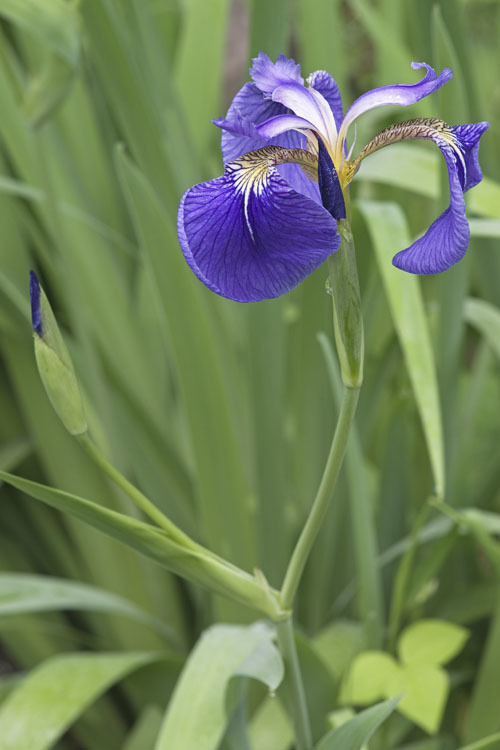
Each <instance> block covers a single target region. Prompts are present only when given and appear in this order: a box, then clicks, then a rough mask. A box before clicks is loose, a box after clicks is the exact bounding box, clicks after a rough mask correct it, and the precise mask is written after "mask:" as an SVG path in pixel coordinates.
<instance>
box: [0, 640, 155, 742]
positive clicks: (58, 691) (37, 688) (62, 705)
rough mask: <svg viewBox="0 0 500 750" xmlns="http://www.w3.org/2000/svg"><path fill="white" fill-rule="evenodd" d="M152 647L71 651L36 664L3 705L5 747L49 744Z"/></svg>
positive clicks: (0, 734) (151, 657) (145, 660)
mask: <svg viewBox="0 0 500 750" xmlns="http://www.w3.org/2000/svg"><path fill="white" fill-rule="evenodd" d="M159 658H161V655H158V654H150V653H123V654H65V655H63V656H55V657H53V658H51V659H48V660H47V661H45V662H44V663H43V664H41V665H40V666H39V667H36V669H34V670H33V671H32V672H31V673H30V674H29V675H28V676H27V678H26V679H25V680H24V681H23V682H22V683H21V684H20V685H19V686H18V687H17V688H15V689H14V690H13V691H12V693H11V694H10V695H9V696H8V697H7V698H6V700H5V701H4V703H3V704H2V706H1V708H0V738H1V740H0V745H1V747H2V750H28V748H29V750H46V749H47V748H50V747H52V746H53V745H54V743H55V742H56V741H57V740H58V739H59V737H61V735H62V734H63V733H64V732H65V731H66V730H67V729H68V728H69V727H70V726H71V725H72V724H73V722H74V721H76V719H77V718H78V717H79V716H80V715H81V714H82V713H83V712H84V711H85V709H86V708H87V707H88V706H90V704H91V703H93V702H94V701H95V700H96V699H97V698H98V697H99V696H100V695H101V694H102V693H103V692H104V691H105V690H107V689H108V688H109V687H111V685H113V684H114V683H115V682H118V681H119V680H121V679H122V678H123V677H125V676H126V675H127V674H129V673H130V672H133V671H134V670H136V669H139V667H142V666H144V665H146V664H150V663H151V662H153V661H157V660H158V659H159Z"/></svg>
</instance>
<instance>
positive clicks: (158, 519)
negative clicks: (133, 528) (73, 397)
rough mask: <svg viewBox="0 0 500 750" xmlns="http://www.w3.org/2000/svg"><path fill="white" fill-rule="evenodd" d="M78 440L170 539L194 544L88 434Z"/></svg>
mask: <svg viewBox="0 0 500 750" xmlns="http://www.w3.org/2000/svg"><path fill="white" fill-rule="evenodd" d="M79 442H80V443H81V445H82V446H83V447H84V448H85V450H86V451H87V453H88V454H89V456H90V457H91V458H92V460H93V461H95V463H96V464H97V465H98V466H99V467H100V468H101V469H102V470H103V471H104V472H105V474H107V475H108V477H109V478H110V479H112V480H113V482H114V483H115V484H116V485H117V486H118V487H120V489H122V490H123V492H125V494H126V495H128V497H130V499H131V500H133V502H134V503H135V505H137V507H138V508H140V509H141V510H142V512H143V513H144V514H145V515H146V516H148V517H149V518H150V519H151V520H152V521H154V523H155V524H156V525H157V526H159V527H160V528H161V529H163V530H164V531H166V532H167V534H168V535H169V536H170V538H171V539H173V540H174V541H176V542H179V543H181V544H183V545H184V546H187V547H192V546H194V545H196V542H194V541H193V540H192V539H191V538H190V537H189V536H188V535H187V534H184V532H183V531H181V529H179V527H178V526H176V525H175V523H173V522H172V521H171V520H170V519H169V518H167V516H165V515H164V514H163V513H162V512H161V510H160V509H159V508H157V507H156V505H154V503H152V502H151V500H149V498H147V497H146V495H144V494H143V493H142V492H141V491H140V490H139V489H137V487H135V486H134V485H133V484H132V483H131V482H129V481H128V479H127V478H126V477H124V476H123V474H122V473H121V472H119V471H118V469H116V468H115V467H114V466H113V464H111V463H110V462H109V461H108V459H107V458H106V457H105V456H104V454H103V453H102V452H101V451H100V450H99V448H98V447H97V446H96V444H95V443H94V442H93V441H92V440H91V439H90V438H89V436H88V434H85V435H82V436H81V437H80V438H79Z"/></svg>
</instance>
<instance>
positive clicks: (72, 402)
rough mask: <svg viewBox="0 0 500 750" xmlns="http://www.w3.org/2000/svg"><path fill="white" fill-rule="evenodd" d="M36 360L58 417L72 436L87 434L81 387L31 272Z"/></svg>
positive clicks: (54, 322)
mask: <svg viewBox="0 0 500 750" xmlns="http://www.w3.org/2000/svg"><path fill="white" fill-rule="evenodd" d="M30 292H31V315H32V322H33V338H34V343H35V357H36V363H37V367H38V372H39V373H40V378H41V379H42V383H43V386H44V388H45V390H46V392H47V395H48V397H49V399H50V403H51V404H52V406H53V407H54V409H55V411H56V413H57V416H58V417H59V419H60V420H61V422H62V423H63V424H64V426H65V427H66V429H67V430H68V432H69V433H70V434H71V435H83V434H84V433H85V432H87V420H86V418H85V413H84V409H83V402H82V396H81V393H80V387H79V385H78V381H77V379H76V375H75V371H74V369H73V363H72V362H71V358H70V356H69V352H68V350H67V348H66V345H65V343H64V340H63V337H62V336H61V332H60V331H59V327H58V325H57V322H56V319H55V317H54V313H53V312H52V308H51V307H50V304H49V301H48V299H47V297H46V295H45V292H44V291H43V289H42V288H41V286H40V284H39V283H38V279H37V277H36V275H35V273H34V272H33V271H31V272H30Z"/></svg>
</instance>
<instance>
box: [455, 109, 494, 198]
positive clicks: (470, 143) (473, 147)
mask: <svg viewBox="0 0 500 750" xmlns="http://www.w3.org/2000/svg"><path fill="white" fill-rule="evenodd" d="M489 126H490V124H489V122H475V123H473V124H472V125H456V126H455V127H452V128H451V131H452V133H453V135H454V136H455V138H456V140H457V141H458V143H459V144H460V145H461V149H462V153H463V155H464V161H465V169H466V176H465V184H464V192H465V191H466V190H469V188H471V187H474V185H477V184H478V183H479V182H481V180H482V179H483V174H482V172H481V167H480V166H479V160H478V156H477V155H478V151H479V140H480V138H481V136H482V134H483V133H484V132H485V130H488V128H489Z"/></svg>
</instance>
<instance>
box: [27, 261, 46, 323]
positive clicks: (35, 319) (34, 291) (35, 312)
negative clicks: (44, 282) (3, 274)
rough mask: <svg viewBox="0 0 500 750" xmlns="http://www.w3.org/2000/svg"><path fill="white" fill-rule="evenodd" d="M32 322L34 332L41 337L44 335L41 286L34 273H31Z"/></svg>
mask: <svg viewBox="0 0 500 750" xmlns="http://www.w3.org/2000/svg"><path fill="white" fill-rule="evenodd" d="M30 295H31V321H32V324H33V330H34V331H35V333H37V334H38V335H39V336H42V335H43V328H42V308H41V305H40V284H39V283H38V279H37V277H36V273H35V272H34V271H30Z"/></svg>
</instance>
